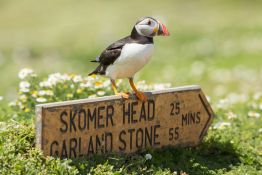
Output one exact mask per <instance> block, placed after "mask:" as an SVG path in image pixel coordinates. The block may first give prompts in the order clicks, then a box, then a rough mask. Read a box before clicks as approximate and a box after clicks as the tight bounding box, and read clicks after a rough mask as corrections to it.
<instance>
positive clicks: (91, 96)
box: [88, 94, 97, 98]
mask: <svg viewBox="0 0 262 175" xmlns="http://www.w3.org/2000/svg"><path fill="white" fill-rule="evenodd" d="M96 97H97V96H96V94H93V95H89V96H88V98H96Z"/></svg>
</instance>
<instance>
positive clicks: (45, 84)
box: [39, 81, 52, 88]
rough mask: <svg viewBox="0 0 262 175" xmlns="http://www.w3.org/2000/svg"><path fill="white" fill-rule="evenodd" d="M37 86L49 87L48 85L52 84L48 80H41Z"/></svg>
mask: <svg viewBox="0 0 262 175" xmlns="http://www.w3.org/2000/svg"><path fill="white" fill-rule="evenodd" d="M39 86H40V87H46V88H50V87H52V84H51V82H49V81H42V82H40V83H39Z"/></svg>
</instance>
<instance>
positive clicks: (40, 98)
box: [36, 97, 47, 103]
mask: <svg viewBox="0 0 262 175" xmlns="http://www.w3.org/2000/svg"><path fill="white" fill-rule="evenodd" d="M36 101H37V102H39V103H44V102H46V101H47V99H46V98H43V97H39V98H37V99H36Z"/></svg>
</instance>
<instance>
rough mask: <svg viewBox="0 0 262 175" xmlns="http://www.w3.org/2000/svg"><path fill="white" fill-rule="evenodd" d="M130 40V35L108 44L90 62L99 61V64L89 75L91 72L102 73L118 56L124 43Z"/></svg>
mask: <svg viewBox="0 0 262 175" xmlns="http://www.w3.org/2000/svg"><path fill="white" fill-rule="evenodd" d="M130 41H131V39H130V36H128V37H125V38H123V39H121V40H118V41H116V42H114V43H113V44H111V45H110V46H108V47H107V48H106V49H105V50H104V51H103V52H102V53H101V55H100V56H99V57H97V59H96V60H94V61H91V62H99V63H100V64H99V66H98V67H97V68H96V69H95V70H94V71H93V72H91V73H90V74H89V75H92V74H100V75H104V74H105V71H106V68H107V67H108V66H109V65H110V64H113V63H114V62H115V60H116V59H117V58H118V57H119V56H120V54H121V51H122V48H123V46H124V45H125V44H126V43H129V42H130Z"/></svg>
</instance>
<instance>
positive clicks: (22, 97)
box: [19, 94, 27, 102]
mask: <svg viewBox="0 0 262 175" xmlns="http://www.w3.org/2000/svg"><path fill="white" fill-rule="evenodd" d="M19 99H20V100H21V101H22V102H26V100H27V96H26V95H25V94H22V95H20V96H19Z"/></svg>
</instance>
